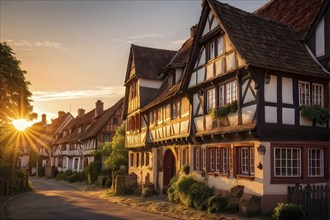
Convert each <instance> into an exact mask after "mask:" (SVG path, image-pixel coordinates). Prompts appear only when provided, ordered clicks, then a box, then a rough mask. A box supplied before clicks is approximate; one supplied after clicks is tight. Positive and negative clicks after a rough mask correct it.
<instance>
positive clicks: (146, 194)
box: [141, 188, 155, 198]
mask: <svg viewBox="0 0 330 220" xmlns="http://www.w3.org/2000/svg"><path fill="white" fill-rule="evenodd" d="M154 193H155V192H154V190H153V189H150V188H144V189H143V190H142V192H141V196H142V197H143V198H146V197H150V196H153V195H154Z"/></svg>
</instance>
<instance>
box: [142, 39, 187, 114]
mask: <svg viewBox="0 0 330 220" xmlns="http://www.w3.org/2000/svg"><path fill="white" fill-rule="evenodd" d="M192 44H193V38H189V39H188V40H186V41H185V43H184V44H183V45H182V47H181V48H180V49H179V50H178V52H177V53H176V55H175V56H174V58H173V59H172V61H171V63H169V65H168V68H184V67H185V66H186V65H187V62H188V59H189V55H190V52H191V49H192ZM168 68H167V70H168ZM183 75H184V74H183V73H182V76H183ZM182 79H183V77H180V79H178V81H177V83H176V84H175V85H173V86H172V87H171V88H169V85H168V80H167V79H165V80H164V82H163V84H162V85H161V87H160V88H159V90H158V91H157V93H155V95H154V98H153V100H152V101H151V102H150V103H149V104H148V105H147V106H145V107H144V108H143V109H142V110H143V111H144V110H147V109H149V108H151V107H153V106H155V105H157V104H159V103H160V102H163V101H165V100H167V99H169V98H171V97H173V96H175V95H176V94H178V93H179V91H180V87H181V82H182Z"/></svg>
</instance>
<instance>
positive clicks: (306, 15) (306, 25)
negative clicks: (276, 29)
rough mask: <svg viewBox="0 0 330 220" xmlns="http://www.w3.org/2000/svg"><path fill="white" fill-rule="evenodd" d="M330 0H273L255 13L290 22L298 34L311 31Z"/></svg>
mask: <svg viewBox="0 0 330 220" xmlns="http://www.w3.org/2000/svg"><path fill="white" fill-rule="evenodd" d="M327 1H328V0H272V1H270V2H269V3H267V4H266V5H264V6H263V7H261V8H260V9H258V10H257V11H255V14H257V15H260V16H262V17H265V18H270V19H274V20H277V21H281V22H283V23H286V24H288V25H289V26H290V27H292V28H293V30H294V31H295V32H296V33H298V34H304V33H307V32H309V31H310V29H311V27H312V25H313V23H314V22H315V21H316V19H317V17H318V14H319V12H320V10H321V9H322V6H323V4H324V3H325V2H327Z"/></svg>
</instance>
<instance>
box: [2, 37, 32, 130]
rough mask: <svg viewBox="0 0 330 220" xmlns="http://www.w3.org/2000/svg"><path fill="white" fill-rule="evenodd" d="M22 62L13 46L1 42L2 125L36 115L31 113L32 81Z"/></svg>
mask: <svg viewBox="0 0 330 220" xmlns="http://www.w3.org/2000/svg"><path fill="white" fill-rule="evenodd" d="M20 63H21V62H20V61H19V60H17V58H16V57H15V53H14V52H13V50H12V48H11V47H10V46H8V45H7V44H6V43H5V42H4V43H1V42H0V85H1V86H0V103H1V111H0V125H1V124H5V123H9V122H10V121H11V119H16V118H28V117H35V116H36V115H35V114H30V113H31V111H32V106H31V104H30V102H31V99H30V97H31V96H32V93H31V92H30V91H29V88H28V86H29V85H30V82H29V81H27V80H26V78H25V74H26V71H25V70H22V69H21V68H20Z"/></svg>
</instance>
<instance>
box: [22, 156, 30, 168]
mask: <svg viewBox="0 0 330 220" xmlns="http://www.w3.org/2000/svg"><path fill="white" fill-rule="evenodd" d="M29 160H30V156H29V155H23V156H22V157H21V167H22V168H28V167H29Z"/></svg>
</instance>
